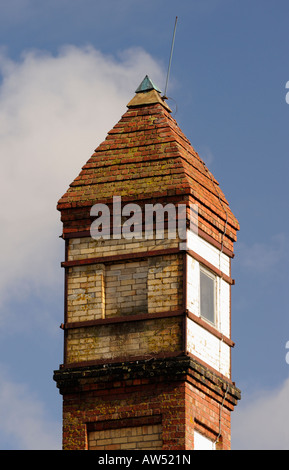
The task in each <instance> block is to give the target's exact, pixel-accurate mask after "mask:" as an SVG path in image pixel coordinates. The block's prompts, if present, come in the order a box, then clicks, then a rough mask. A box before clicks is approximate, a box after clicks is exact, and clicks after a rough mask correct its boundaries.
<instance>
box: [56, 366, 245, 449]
mask: <svg viewBox="0 0 289 470" xmlns="http://www.w3.org/2000/svg"><path fill="white" fill-rule="evenodd" d="M183 361H184V362H185V361H188V360H187V359H183ZM190 363H191V362H190ZM177 367H179V370H180V374H181V375H180V376H179V378H178V375H179V373H177V372H176V368H177ZM184 367H185V368H184ZM185 369H187V367H186V366H184V365H183V363H182V361H181V362H180V364H179V365H178V364H177V362H176V360H175V359H171V360H166V361H165V362H162V361H159V362H157V361H156V362H143V363H141V364H129V363H128V364H127V366H126V367H125V370H124V369H122V368H121V367H120V366H112V369H111V370H109V367H107V368H106V369H105V370H104V369H102V367H101V366H99V369H98V371H94V372H93V371H89V370H87V371H84V372H83V373H82V374H79V372H78V376H77V377H78V378H77V379H76V381H75V380H73V381H70V385H69V389H67V388H66V393H64V397H63V398H64V399H63V448H64V449H67V450H77V449H89V448H90V449H99V450H100V449H102V450H109V449H125V448H126V449H140V448H141V449H144V450H150V449H153V448H155V449H156V448H161V449H163V450H192V449H194V431H198V432H199V433H201V434H202V435H203V436H205V437H206V438H207V439H210V440H211V441H212V442H215V441H217V438H218V441H217V444H216V448H217V449H224V450H228V449H230V412H231V411H232V410H233V408H234V406H235V404H236V399H237V398H236V397H237V395H236V389H234V387H233V386H231V387H230V389H228V393H227V394H226V388H225V385H226V384H225V383H222V382H221V381H220V379H219V378H218V377H217V376H215V377H213V376H212V375H211V376H209V375H208V372H207V371H206V370H205V369H204V368H203V370H202V368H200V367H199V366H198V365H197V364H195V365H194V366H193V368H191V369H190V368H189V369H187V372H188V373H185ZM117 371H118V372H117ZM116 372H117V373H116ZM166 373H167V377H165V374H166ZM183 374H184V375H183ZM72 375H73V374H72ZM113 376H114V377H115V378H114V379H112V378H113ZM116 377H117V378H116ZM67 384H68V382H67V381H66V385H65V387H67ZM225 395H226V396H225ZM224 398H225V399H224ZM220 418H221V420H220Z"/></svg>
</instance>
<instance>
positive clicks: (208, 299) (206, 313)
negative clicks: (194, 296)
mask: <svg viewBox="0 0 289 470" xmlns="http://www.w3.org/2000/svg"><path fill="white" fill-rule="evenodd" d="M200 302H201V316H202V317H204V318H206V319H207V320H209V321H210V322H212V323H215V281H214V279H213V278H211V277H210V276H207V274H206V273H204V272H203V271H200Z"/></svg>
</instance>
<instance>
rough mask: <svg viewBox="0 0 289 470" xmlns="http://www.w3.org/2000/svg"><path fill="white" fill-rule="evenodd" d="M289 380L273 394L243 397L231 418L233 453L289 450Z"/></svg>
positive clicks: (261, 393)
mask: <svg viewBox="0 0 289 470" xmlns="http://www.w3.org/2000/svg"><path fill="white" fill-rule="evenodd" d="M288 395H289V379H287V380H285V381H284V383H283V384H282V385H281V386H280V387H278V388H276V389H274V390H272V391H259V392H258V393H254V394H253V395H250V394H249V393H248V394H247V395H246V394H245V395H244V397H243V404H242V400H241V402H240V404H238V406H237V407H236V409H235V411H234V413H233V414H232V449H233V450H234V449H235V450H237V449H241V450H289V425H288V423H289V405H288Z"/></svg>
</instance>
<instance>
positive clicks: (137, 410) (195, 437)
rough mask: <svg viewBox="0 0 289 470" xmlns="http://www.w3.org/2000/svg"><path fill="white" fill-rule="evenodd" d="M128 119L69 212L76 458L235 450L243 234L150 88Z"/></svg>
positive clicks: (69, 352)
mask: <svg viewBox="0 0 289 470" xmlns="http://www.w3.org/2000/svg"><path fill="white" fill-rule="evenodd" d="M127 108H128V109H127V110H126V112H125V113H124V115H123V116H122V117H121V119H120V121H119V122H118V123H117V124H116V125H115V126H114V128H113V129H112V130H111V131H110V132H109V133H108V135H107V137H106V139H105V141H104V142H102V143H101V144H100V145H99V147H98V148H97V149H96V150H95V152H94V153H93V155H92V156H91V158H90V159H89V160H88V161H87V163H86V164H85V165H84V166H83V168H82V170H81V172H80V174H79V176H78V177H77V178H76V179H75V180H74V181H73V182H72V183H71V185H70V187H69V189H68V190H67V192H66V193H65V194H64V196H63V197H62V198H61V199H60V200H59V202H58V210H59V211H60V212H61V221H62V223H63V234H62V237H63V239H64V241H65V261H64V262H63V263H62V265H63V267H64V270H65V313H64V323H63V324H62V325H61V327H62V328H63V331H64V359H63V364H61V365H60V367H59V369H58V370H56V371H54V380H55V381H56V383H57V387H58V389H59V392H60V393H61V395H62V396H63V449H67V450H76V449H91V450H94V449H95V450H109V449H117V450H119V449H143V450H153V449H155V450H160V449H162V450H193V449H200V448H210V449H227V450H228V449H230V435H231V431H230V414H231V412H232V411H233V409H234V406H235V405H236V404H237V402H238V400H239V399H240V391H239V390H238V389H237V388H236V386H235V384H234V382H232V380H231V348H232V346H233V345H234V343H233V342H232V340H231V338H230V323H231V318H230V317H231V302H230V294H231V285H232V284H233V281H232V279H231V259H232V257H233V243H234V242H235V241H236V232H237V230H238V229H239V224H238V221H237V220H236V218H235V217H234V215H233V214H232V212H231V210H230V208H229V205H228V203H227V201H226V199H225V197H224V194H223V193H222V191H221V190H220V188H219V185H218V182H217V181H216V180H215V178H214V177H213V175H212V174H211V173H210V172H209V170H208V169H207V168H206V166H205V164H204V162H203V161H202V160H201V159H200V157H199V156H198V154H197V153H196V151H195V150H194V149H193V147H192V146H191V144H190V142H189V141H188V139H187V138H186V137H185V136H184V134H183V133H182V131H181V130H180V128H179V127H178V125H177V123H176V121H175V120H174V119H173V118H172V116H171V110H170V109H169V107H168V105H167V103H166V102H165V101H164V99H163V98H162V97H161V94H160V91H159V90H158V89H157V87H156V86H155V85H154V84H153V83H152V82H151V80H150V79H149V78H148V77H147V76H146V77H145V79H144V80H143V82H142V83H141V85H140V86H139V87H138V89H137V90H136V94H135V96H134V97H133V98H132V100H131V101H130V102H129V103H128V105H127ZM97 204H99V205H97ZM157 204H158V206H156V205H157ZM100 205H101V206H100ZM100 207H103V210H102V211H100V212H99V208H100ZM192 207H194V208H196V207H197V211H196V212H195V213H196V214H197V215H196V223H195V224H193V226H192V225H191V223H190V221H191V213H192V211H191V208H192ZM156 208H158V211H157V210H156ZM162 208H163V209H164V210H163V211H162ZM177 208H182V209H184V208H185V210H182V211H177V210H176V209H177ZM136 209H139V211H137V210H136ZM170 210H172V211H174V210H175V212H174V214H175V215H176V220H177V226H178V227H180V226H182V231H179V230H178V231H175V232H174V231H173V228H172V227H173V226H171V225H170V222H171V221H172V220H174V217H173V216H172V213H170ZM132 214H133V215H132ZM104 215H106V217H104ZM136 216H137V217H136ZM161 216H163V218H162V217H161ZM148 220H149V221H150V223H148ZM100 221H101V223H100ZM136 221H137V223H136ZM132 222H133V223H132ZM95 223H96V225H97V230H96V231H94V232H93V230H92V227H93V226H94V224H95ZM136 226H138V230H136ZM162 227H163V234H162V236H160V233H161V232H159V230H161V228H162ZM192 227H193V229H192ZM125 229H126V231H125ZM184 232H185V235H184ZM100 233H101V234H102V238H99V234H100ZM172 233H173V235H174V236H172ZM184 240H185V242H184Z"/></svg>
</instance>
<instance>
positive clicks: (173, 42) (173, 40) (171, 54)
mask: <svg viewBox="0 0 289 470" xmlns="http://www.w3.org/2000/svg"><path fill="white" fill-rule="evenodd" d="M177 21H178V17H177V16H176V20H175V27H174V34H173V39H172V46H171V53H170V60H169V67H168V73H167V80H166V86H165V92H164V96H163V99H167V89H168V82H169V75H170V70H171V63H172V57H173V50H174V44H175V36H176V28H177Z"/></svg>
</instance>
